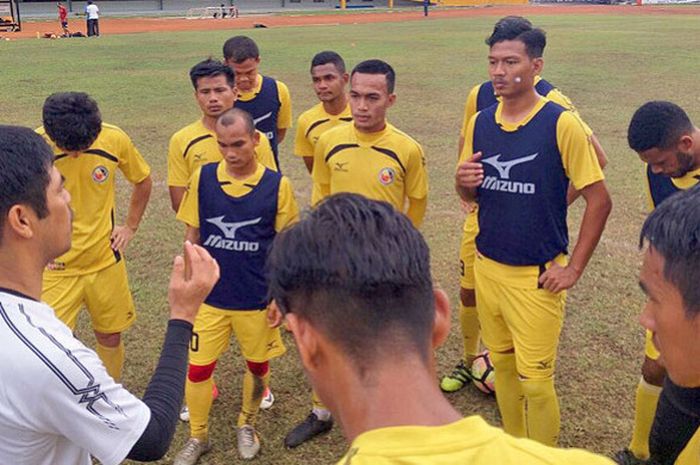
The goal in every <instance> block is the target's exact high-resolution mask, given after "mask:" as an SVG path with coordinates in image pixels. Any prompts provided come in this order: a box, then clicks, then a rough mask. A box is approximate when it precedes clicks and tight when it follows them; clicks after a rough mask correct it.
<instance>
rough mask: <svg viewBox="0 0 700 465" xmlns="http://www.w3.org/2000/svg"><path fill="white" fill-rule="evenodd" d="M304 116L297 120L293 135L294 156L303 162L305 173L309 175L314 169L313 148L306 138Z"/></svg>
mask: <svg viewBox="0 0 700 465" xmlns="http://www.w3.org/2000/svg"><path fill="white" fill-rule="evenodd" d="M305 120H306V118H304V115H301V116H300V117H299V119H298V120H297V129H296V133H295V135H294V155H296V156H297V157H301V158H302V159H303V160H304V165H305V166H306V169H307V171H308V172H309V174H311V171H312V170H313V168H314V148H313V146H312V145H311V143H310V142H309V140H308V139H307V138H306V131H307V126H308V125H307V124H306V121H305Z"/></svg>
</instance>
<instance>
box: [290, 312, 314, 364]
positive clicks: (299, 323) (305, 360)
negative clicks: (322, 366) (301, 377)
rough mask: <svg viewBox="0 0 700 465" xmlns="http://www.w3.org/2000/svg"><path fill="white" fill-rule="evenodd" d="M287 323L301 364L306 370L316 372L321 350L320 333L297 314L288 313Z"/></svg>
mask: <svg viewBox="0 0 700 465" xmlns="http://www.w3.org/2000/svg"><path fill="white" fill-rule="evenodd" d="M285 321H286V323H287V328H288V329H289V331H291V333H292V335H293V336H294V342H296V345H297V351H298V352H299V358H300V359H301V364H302V365H303V366H304V368H305V369H306V370H308V371H315V368H316V367H317V365H318V355H319V348H320V347H319V339H318V333H317V332H316V331H315V329H314V328H313V326H312V325H310V324H309V322H308V321H307V320H305V319H304V318H299V316H298V315H296V314H295V313H287V315H286V316H285Z"/></svg>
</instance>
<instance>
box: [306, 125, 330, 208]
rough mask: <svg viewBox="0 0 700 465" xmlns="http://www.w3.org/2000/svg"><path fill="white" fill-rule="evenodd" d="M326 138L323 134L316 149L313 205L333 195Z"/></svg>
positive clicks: (313, 170) (313, 175) (312, 174)
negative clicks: (327, 160) (327, 159)
mask: <svg viewBox="0 0 700 465" xmlns="http://www.w3.org/2000/svg"><path fill="white" fill-rule="evenodd" d="M325 147H326V144H325V138H324V137H323V135H322V136H321V137H320V138H319V139H318V142H317V143H316V148H315V149H314V166H313V169H312V170H311V177H312V179H313V181H314V187H315V188H314V189H312V193H313V198H312V199H311V205H312V206H314V205H316V204H317V203H319V202H320V201H321V200H323V199H325V198H326V197H328V196H329V195H331V173H330V170H329V169H328V164H327V163H326V150H325Z"/></svg>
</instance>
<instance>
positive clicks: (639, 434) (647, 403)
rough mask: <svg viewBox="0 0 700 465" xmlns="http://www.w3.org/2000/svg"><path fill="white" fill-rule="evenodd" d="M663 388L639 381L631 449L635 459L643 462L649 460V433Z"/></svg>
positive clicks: (642, 380)
mask: <svg viewBox="0 0 700 465" xmlns="http://www.w3.org/2000/svg"><path fill="white" fill-rule="evenodd" d="M660 394H661V387H659V386H654V385H653V384H649V383H647V382H646V381H644V378H642V379H640V380H639V384H638V385H637V395H636V398H635V403H634V429H633V430H632V441H631V442H630V446H629V449H630V450H631V451H632V453H633V454H634V456H635V457H637V458H638V459H642V460H647V459H648V458H649V433H651V425H652V424H653V423H654V416H655V415H656V404H658V403H659V395H660Z"/></svg>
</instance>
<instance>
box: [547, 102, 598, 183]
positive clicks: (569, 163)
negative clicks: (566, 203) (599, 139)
mask: <svg viewBox="0 0 700 465" xmlns="http://www.w3.org/2000/svg"><path fill="white" fill-rule="evenodd" d="M557 146H558V148H559V152H560V153H561V158H562V163H563V165H564V170H565V171H566V175H567V177H568V178H569V179H570V180H571V183H572V184H573V186H574V188H575V189H576V190H581V189H583V188H584V187H586V186H589V185H591V184H594V183H596V182H598V181H602V180H603V179H605V177H604V176H603V171H602V170H601V169H600V164H599V163H598V158H597V157H596V154H595V150H594V148H593V144H592V143H591V137H590V136H589V135H588V134H586V130H585V127H584V123H583V121H581V118H579V117H578V116H577V115H575V114H574V113H572V112H570V111H565V112H563V113H562V114H561V116H560V117H559V120H558V121H557Z"/></svg>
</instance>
